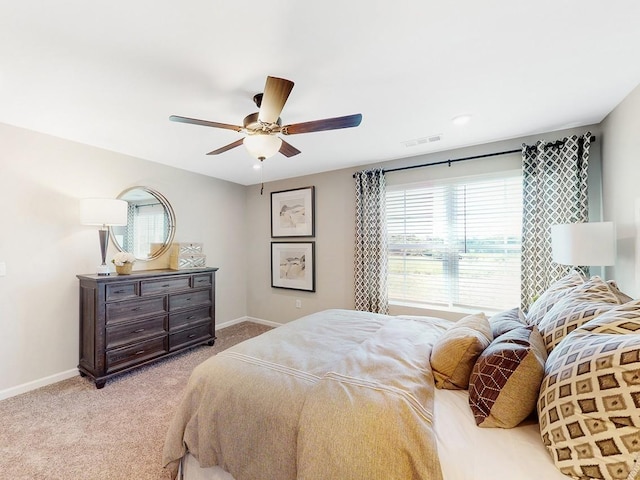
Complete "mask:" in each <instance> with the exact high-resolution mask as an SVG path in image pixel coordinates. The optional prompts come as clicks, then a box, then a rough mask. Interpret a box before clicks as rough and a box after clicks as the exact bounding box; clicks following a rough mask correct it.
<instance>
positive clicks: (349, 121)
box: [281, 113, 362, 135]
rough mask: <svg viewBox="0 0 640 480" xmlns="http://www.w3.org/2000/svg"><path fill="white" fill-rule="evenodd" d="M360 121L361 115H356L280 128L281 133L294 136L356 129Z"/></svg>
mask: <svg viewBox="0 0 640 480" xmlns="http://www.w3.org/2000/svg"><path fill="white" fill-rule="evenodd" d="M361 121H362V114H360V113H356V114H354V115H347V116H346V117H335V118H325V119H324V120H314V121H311V122H304V123H294V124H292V125H285V126H284V127H282V130H281V133H283V134H284V135H295V134H298V133H310V132H321V131H323V130H338V129H340V128H351V127H357V126H358V125H360V122H361Z"/></svg>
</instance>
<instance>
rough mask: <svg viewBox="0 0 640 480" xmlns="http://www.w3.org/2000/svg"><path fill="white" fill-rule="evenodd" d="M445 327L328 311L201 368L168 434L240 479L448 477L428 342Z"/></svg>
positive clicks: (177, 450)
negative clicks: (436, 426) (441, 459)
mask: <svg viewBox="0 0 640 480" xmlns="http://www.w3.org/2000/svg"><path fill="white" fill-rule="evenodd" d="M449 325H450V324H449V322H447V321H444V320H440V319H436V318H429V317H390V316H386V315H376V314H371V313H366V312H355V311H349V310H328V311H325V312H320V313H317V314H313V315H309V316H307V317H303V318H301V319H299V320H296V321H295V322H291V323H288V324H285V325H283V326H282V327H278V328H277V329H274V330H272V331H270V332H267V333H265V334H263V335H260V336H259V337H256V338H253V339H251V340H248V341H246V342H243V343H241V344H239V345H236V346H234V347H232V348H230V349H228V350H225V351H224V352H222V353H220V354H218V355H216V356H215V357H212V358H211V359H209V360H207V361H205V362H204V363H202V364H201V365H199V366H198V367H197V368H196V369H195V370H194V372H193V374H192V376H191V378H190V380H189V384H188V386H187V389H186V393H185V396H184V398H183V400H182V403H181V404H180V406H179V408H178V411H177V412H176V414H175V417H174V419H173V421H172V424H171V426H170V428H169V431H168V433H167V438H166V443H165V448H164V456H163V459H164V463H165V465H167V466H168V468H170V469H171V471H172V473H173V474H174V475H175V474H176V472H177V468H178V463H179V460H180V458H181V457H182V456H183V455H184V454H185V453H186V451H187V450H188V451H189V452H191V454H192V455H194V456H195V457H196V458H197V460H198V461H199V462H200V465H201V466H202V467H209V466H213V465H219V466H221V467H222V468H224V469H225V470H226V471H228V472H229V473H231V474H232V475H233V477H234V478H235V479H236V480H268V479H273V480H293V479H300V480H327V479H349V480H358V479H362V480H375V479H384V480H390V479H398V480H400V479H402V480H407V479H416V480H418V479H419V480H427V479H428V480H441V479H442V474H441V472H440V465H439V463H438V457H437V452H436V443H435V437H434V432H433V427H432V412H433V389H434V385H433V378H432V374H431V369H430V366H429V353H430V350H431V345H432V344H433V341H434V339H435V338H437V336H439V335H440V334H441V332H442V331H443V330H445V329H446V328H447V327H448V326H449Z"/></svg>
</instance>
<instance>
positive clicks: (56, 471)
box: [0, 322, 270, 480]
mask: <svg viewBox="0 0 640 480" xmlns="http://www.w3.org/2000/svg"><path fill="white" fill-rule="evenodd" d="M269 329H270V328H269V327H266V326H264V325H258V324H255V323H250V322H244V323H241V324H238V325H233V326H231V327H227V328H224V329H222V330H218V332H217V334H216V335H217V337H218V339H217V340H216V344H215V345H214V346H213V347H208V346H202V347H196V348H194V349H192V350H189V351H187V352H185V353H182V354H179V355H177V356H175V357H172V358H169V359H166V360H162V361H159V362H156V363H155V364H152V365H150V366H147V367H143V368H141V369H138V370H135V371H133V372H130V373H126V374H123V375H120V376H117V377H115V378H114V379H113V380H110V381H108V382H107V385H106V386H105V387H104V388H103V389H101V390H97V389H96V388H95V386H94V385H93V383H91V382H90V381H89V380H87V379H85V378H81V377H79V376H78V377H74V378H71V379H68V380H65V381H62V382H59V383H56V384H54V385H49V386H47V387H43V388H40V389H38V390H34V391H32V392H29V393H25V394H23V395H19V396H16V397H13V398H9V399H7V400H3V401H0V472H1V473H0V476H2V478H6V479H10V480H18V479H20V480H22V479H24V480H27V479H29V480H35V479H47V480H50V479H51V480H63V479H64V480H103V479H104V480H161V479H168V478H169V477H168V475H167V474H166V472H165V471H164V470H163V469H162V465H161V456H162V447H163V443H164V436H165V432H166V431H167V428H168V425H169V422H170V420H171V417H172V415H173V412H174V410H175V408H176V406H177V405H178V402H179V401H180V398H181V395H182V391H183V389H184V387H185V385H186V383H187V380H188V378H189V374H190V373H191V371H192V370H193V368H194V367H195V366H196V365H198V364H199V363H201V362H203V361H204V360H206V359H207V358H209V357H210V356H212V355H215V354H216V353H218V352H220V351H222V350H224V349H226V348H228V347H230V346H232V345H235V344H236V343H239V342H241V341H242V340H245V339H247V338H250V337H253V336H255V335H258V334H260V333H263V332H265V331H267V330H269Z"/></svg>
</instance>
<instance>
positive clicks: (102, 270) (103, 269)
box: [98, 265, 111, 275]
mask: <svg viewBox="0 0 640 480" xmlns="http://www.w3.org/2000/svg"><path fill="white" fill-rule="evenodd" d="M98 275H111V271H110V270H109V265H98Z"/></svg>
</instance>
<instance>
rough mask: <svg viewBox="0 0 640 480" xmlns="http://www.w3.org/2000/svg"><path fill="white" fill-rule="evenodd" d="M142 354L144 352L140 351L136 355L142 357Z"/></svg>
mask: <svg viewBox="0 0 640 480" xmlns="http://www.w3.org/2000/svg"><path fill="white" fill-rule="evenodd" d="M144 352H145V351H144V350H140V351H139V352H136V355H142V354H143V353H144Z"/></svg>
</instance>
